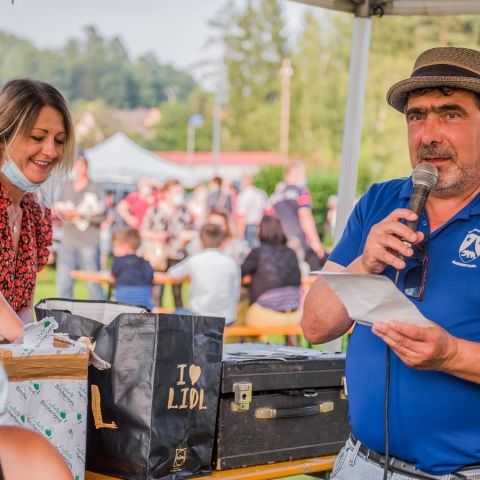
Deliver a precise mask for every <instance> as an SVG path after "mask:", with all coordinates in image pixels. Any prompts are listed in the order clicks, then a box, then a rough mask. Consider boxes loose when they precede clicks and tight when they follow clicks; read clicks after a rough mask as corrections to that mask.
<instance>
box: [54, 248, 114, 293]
mask: <svg viewBox="0 0 480 480" xmlns="http://www.w3.org/2000/svg"><path fill="white" fill-rule="evenodd" d="M56 268H57V291H58V296H59V297H60V298H73V285H74V280H73V278H72V277H71V276H70V272H71V271H72V270H100V251H99V248H98V246H96V245H93V246H85V247H77V248H75V247H69V246H67V245H64V244H63V243H62V244H61V245H60V248H59V249H58V254H57V259H56ZM87 289H88V293H89V295H90V298H91V299H92V300H105V292H104V291H103V287H102V286H101V285H100V284H98V283H91V282H87Z"/></svg>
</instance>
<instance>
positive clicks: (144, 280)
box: [111, 228, 153, 310]
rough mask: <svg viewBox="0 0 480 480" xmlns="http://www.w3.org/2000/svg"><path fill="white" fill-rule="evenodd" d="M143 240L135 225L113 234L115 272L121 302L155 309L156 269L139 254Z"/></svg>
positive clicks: (118, 297)
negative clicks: (153, 289)
mask: <svg viewBox="0 0 480 480" xmlns="http://www.w3.org/2000/svg"><path fill="white" fill-rule="evenodd" d="M141 241H142V239H141V237H140V233H139V232H138V230H137V229H135V228H124V229H122V230H117V231H116V232H115V233H114V234H113V237H112V248H113V255H114V258H113V263H112V270H111V271H112V275H113V278H114V279H115V298H116V300H117V302H123V303H131V304H133V305H143V306H144V307H146V308H148V309H150V310H151V308H152V284H153V268H152V266H151V265H150V263H148V261H147V260H145V259H144V258H142V257H139V256H138V255H137V251H138V249H139V248H140V244H141Z"/></svg>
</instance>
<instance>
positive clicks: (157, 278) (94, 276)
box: [70, 270, 190, 300]
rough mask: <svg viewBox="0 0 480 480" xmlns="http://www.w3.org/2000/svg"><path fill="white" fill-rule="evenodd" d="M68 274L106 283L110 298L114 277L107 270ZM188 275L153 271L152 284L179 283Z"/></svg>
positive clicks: (108, 297)
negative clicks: (181, 276) (182, 275)
mask: <svg viewBox="0 0 480 480" xmlns="http://www.w3.org/2000/svg"><path fill="white" fill-rule="evenodd" d="M70 276H71V277H72V278H73V279H74V280H81V281H82V282H92V283H100V284H102V285H108V291H107V299H108V300H110V299H111V298H112V290H113V287H114V286H115V279H114V278H113V276H112V274H111V273H110V272H109V271H105V270H103V271H99V272H97V271H95V270H72V271H71V272H70ZM189 280H190V278H189V277H183V278H174V277H171V276H170V275H168V274H167V273H164V272H155V273H154V274H153V284H154V285H181V284H182V283H185V282H188V281H189Z"/></svg>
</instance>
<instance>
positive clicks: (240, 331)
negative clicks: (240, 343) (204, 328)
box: [224, 325, 303, 337]
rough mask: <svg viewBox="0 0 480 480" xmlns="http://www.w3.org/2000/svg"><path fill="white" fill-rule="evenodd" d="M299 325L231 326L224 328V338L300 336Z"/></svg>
mask: <svg viewBox="0 0 480 480" xmlns="http://www.w3.org/2000/svg"><path fill="white" fill-rule="evenodd" d="M302 333H303V332H302V327H301V326H300V325H286V326H284V327H272V326H269V327H250V326H248V325H238V326H237V325H231V326H228V327H225V331H224V336H225V337H263V336H266V335H284V336H288V335H295V336H298V335H302Z"/></svg>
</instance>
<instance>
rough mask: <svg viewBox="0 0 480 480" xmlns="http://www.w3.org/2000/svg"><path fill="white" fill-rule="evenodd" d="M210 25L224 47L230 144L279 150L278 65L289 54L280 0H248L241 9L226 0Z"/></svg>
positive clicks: (227, 123)
mask: <svg viewBox="0 0 480 480" xmlns="http://www.w3.org/2000/svg"><path fill="white" fill-rule="evenodd" d="M211 25H212V26H213V27H215V28H216V29H217V31H219V32H220V34H219V39H220V41H221V42H222V44H223V46H224V63H225V68H226V76H227V82H228V99H227V118H226V122H225V128H226V129H227V130H228V135H227V136H228V138H229V142H230V145H229V146H230V148H232V149H244V150H254V149H261V150H277V149H278V143H279V103H280V67H281V63H282V59H283V58H284V57H285V56H286V54H287V47H286V39H285V33H284V22H283V18H282V9H281V6H280V3H279V2H278V1H277V0H250V1H248V2H247V4H246V7H245V8H244V9H240V10H239V9H236V7H235V5H234V4H233V3H232V2H230V3H228V4H227V6H226V8H225V9H224V10H223V11H222V12H221V13H220V14H219V16H218V17H217V18H216V19H215V20H214V21H213V22H211Z"/></svg>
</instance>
